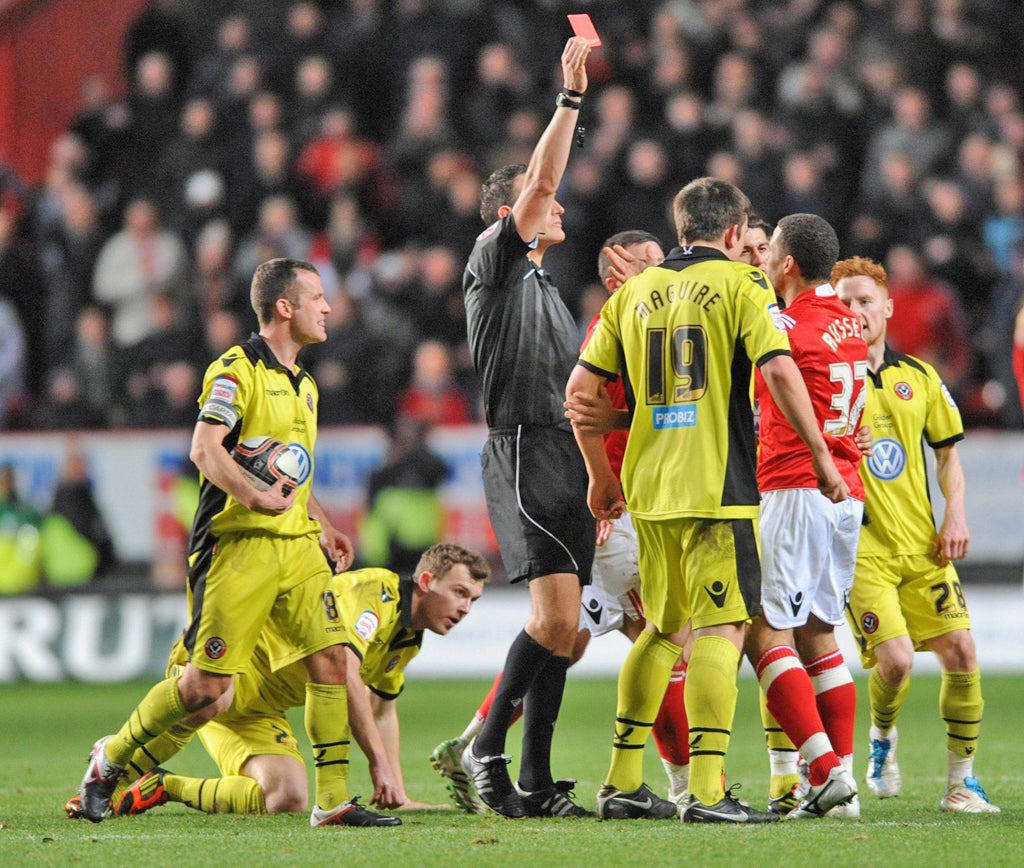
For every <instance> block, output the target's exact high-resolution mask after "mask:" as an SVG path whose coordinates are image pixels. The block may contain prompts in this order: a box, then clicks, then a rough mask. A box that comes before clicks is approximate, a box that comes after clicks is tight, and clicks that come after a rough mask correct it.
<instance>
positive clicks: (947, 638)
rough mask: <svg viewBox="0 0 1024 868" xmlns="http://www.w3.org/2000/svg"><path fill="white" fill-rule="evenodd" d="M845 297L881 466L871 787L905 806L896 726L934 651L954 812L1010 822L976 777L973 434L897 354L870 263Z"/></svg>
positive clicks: (865, 616)
mask: <svg viewBox="0 0 1024 868" xmlns="http://www.w3.org/2000/svg"><path fill="white" fill-rule="evenodd" d="M832 284H833V286H835V288H836V291H837V292H838V293H839V297H840V298H841V299H842V300H843V301H845V302H846V303H847V304H849V305H850V307H851V308H852V310H853V312H854V313H855V314H857V315H858V316H859V317H860V319H861V324H862V326H863V332H864V337H865V339H866V340H867V342H868V373H869V377H868V386H867V405H866V410H865V418H866V419H867V420H868V421H869V422H870V424H871V426H872V429H873V433H874V437H875V446H874V455H873V456H872V457H871V458H869V459H866V460H865V461H864V463H863V465H862V466H861V469H860V475H861V478H862V479H863V480H864V488H865V492H866V496H867V499H866V501H865V516H864V525H863V527H862V529H861V533H860V547H859V549H858V551H857V573H856V578H855V580H854V583H853V592H852V593H851V594H850V601H849V605H848V606H847V617H848V618H849V621H850V626H851V627H852V628H853V632H854V635H855V636H856V638H857V640H858V642H859V644H860V648H861V660H862V662H863V664H864V666H865V668H868V669H871V677H870V678H869V679H868V696H869V698H870V702H871V756H870V760H869V762H868V773H867V784H868V789H870V790H871V792H873V793H874V794H875V795H876V796H878V797H879V798H883V799H885V798H889V797H890V796H898V795H899V794H900V789H901V787H902V780H901V777H900V769H899V765H898V764H897V761H896V741H897V731H896V721H897V718H898V717H899V713H900V708H901V707H902V705H903V701H904V699H905V698H906V695H907V690H908V689H909V687H910V671H911V668H912V667H913V663H914V651H915V650H918V651H923V650H925V649H926V648H927V649H930V650H931V651H934V652H935V654H936V656H937V657H938V658H939V663H940V664H941V666H942V686H941V687H940V689H939V714H940V715H941V717H942V719H943V721H945V725H946V760H947V766H948V773H947V782H946V792H945V795H943V797H942V799H941V801H940V802H939V806H940V807H941V808H942V810H944V811H962V812H965V813H972V814H981V813H998V812H999V808H997V807H996V806H995V805H993V804H992V803H991V802H989V800H988V797H987V796H986V794H985V791H984V790H983V789H982V787H981V785H980V784H979V783H978V779H977V777H975V775H974V757H975V751H976V750H977V746H978V738H979V735H980V731H981V717H982V708H983V706H984V702H983V700H982V696H981V673H980V670H979V669H978V662H977V654H976V651H975V647H974V638H973V637H972V635H971V621H970V616H969V614H968V612H967V604H966V601H965V599H964V592H963V588H962V587H961V585H960V580H959V578H958V576H957V573H956V569H955V568H954V566H953V563H952V562H953V561H954V560H958V559H960V558H962V557H964V556H965V555H966V554H967V547H968V543H969V541H970V534H969V531H968V528H967V518H966V514H965V511H964V494H965V483H964V475H963V469H962V467H961V465H960V456H959V454H958V453H957V449H956V444H957V443H958V442H959V441H960V440H962V439H963V436H964V430H963V422H962V421H961V419H960V412H959V410H957V407H956V404H955V403H954V402H953V399H952V397H951V396H950V394H949V391H948V390H947V389H946V386H945V385H944V384H943V382H942V380H941V379H940V377H939V375H938V373H937V372H936V371H935V369H934V368H933V367H932V366H931V365H929V364H927V363H925V362H922V361H921V360H920V359H917V358H914V357H913V356H907V355H903V354H901V353H897V352H894V351H893V350H891V349H889V348H888V347H886V345H885V333H886V321H887V320H888V319H889V317H891V316H892V313H893V303H892V299H891V298H889V284H888V279H887V277H886V273H885V269H883V268H882V266H881V265H879V264H878V263H876V262H873V261H872V260H870V259H864V258H862V257H854V258H852V259H844V260H843V261H841V262H838V263H836V266H835V268H833V269H832ZM922 440H923V441H924V442H925V443H927V444H928V445H929V446H930V447H931V448H932V449H934V450H935V465H936V475H937V476H938V480H939V487H940V488H941V489H942V493H943V496H944V497H945V499H946V507H945V512H944V514H943V518H942V524H941V525H940V526H939V529H938V530H937V531H936V529H935V522H934V518H933V514H932V504H931V499H930V497H929V493H928V481H927V473H926V465H925V459H924V452H923V449H922Z"/></svg>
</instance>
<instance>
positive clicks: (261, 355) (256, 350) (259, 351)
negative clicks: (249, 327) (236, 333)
mask: <svg viewBox="0 0 1024 868" xmlns="http://www.w3.org/2000/svg"><path fill="white" fill-rule="evenodd" d="M242 350H243V351H244V352H245V355H246V356H247V357H248V358H249V361H250V362H252V363H253V364H256V362H257V361H260V362H263V367H265V368H267V369H268V370H269V369H271V368H279V369H280V370H282V371H284V372H285V373H286V374H287V375H288V377H289V379H290V380H291V381H292V386H293V387H294V388H295V391H296V392H298V390H299V384H300V383H301V382H302V380H303V378H304V377H305V376H306V369H305V368H304V367H302V365H297V367H298V369H299V371H298V373H295V371H292V370H289V368H288V367H286V366H285V365H282V364H281V362H280V361H278V358H277V356H275V355H274V351H273V350H272V349H270V345H269V344H268V343H267V342H266V341H265V340H264V339H263V338H262V337H260V335H258V334H256V332H253V333H252V334H250V335H249V340H247V341H246V342H245V343H244V344H242Z"/></svg>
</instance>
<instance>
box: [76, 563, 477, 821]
mask: <svg viewBox="0 0 1024 868" xmlns="http://www.w3.org/2000/svg"><path fill="white" fill-rule="evenodd" d="M489 575H490V569H489V567H488V565H487V562H486V561H485V560H484V558H483V557H482V556H481V555H479V554H478V553H476V552H474V551H472V550H469V549H465V548H462V547H461V546H457V545H451V544H445V543H442V544H438V545H435V546H432V547H431V548H429V549H428V550H427V551H426V552H425V553H424V554H423V557H422V558H421V559H420V562H419V565H418V566H417V569H416V573H415V576H414V577H413V578H412V579H407V580H403V579H401V578H400V577H399V576H398V575H397V574H396V573H393V572H391V571H389V570H384V569H366V570H358V571H355V572H350V573H341V574H339V575H335V576H333V577H332V579H331V584H330V587H329V588H328V589H326V590H325V592H324V605H325V606H328V607H331V608H333V609H335V616H334V617H335V618H336V621H337V624H338V630H339V633H340V634H341V636H342V638H341V644H343V645H345V646H346V649H347V653H348V654H349V655H350V658H349V667H348V672H349V678H348V684H347V690H348V707H349V719H350V722H351V729H352V734H353V735H354V736H355V739H356V741H357V743H358V744H359V746H360V748H361V749H362V750H363V752H364V753H365V754H366V756H367V758H368V760H369V766H370V775H371V778H372V779H373V784H374V794H373V797H372V799H371V804H375V805H378V806H379V807H382V808H396V807H407V808H416V807H426V806H425V805H422V804H419V803H414V802H411V801H410V800H409V798H408V796H407V795H406V792H405V785H404V783H403V780H402V773H401V766H400V764H399V731H398V714H397V710H396V707H395V700H396V699H397V697H398V694H399V693H401V691H402V688H403V686H404V682H405V667H406V665H407V664H408V662H409V661H410V660H411V659H412V658H413V657H415V656H416V654H417V653H419V650H420V646H421V644H422V640H423V630H424V629H427V630H430V631H431V632H434V633H438V634H440V635H445V634H446V633H448V631H449V630H451V629H452V628H453V627H454V626H455V625H456V624H458V623H459V621H461V620H462V618H464V617H465V616H466V615H467V614H468V613H469V610H470V607H471V605H472V604H473V602H474V601H475V600H477V599H478V598H479V597H480V594H481V593H482V591H483V583H484V582H485V581H486V580H487V578H488V577H489ZM182 653H183V648H182V646H181V644H180V642H179V643H178V645H176V646H175V649H174V651H172V656H171V668H172V669H173V668H174V667H176V666H178V665H180V664H181V661H182V659H183V657H182ZM268 661H269V658H268V646H267V639H266V636H264V637H261V640H260V642H259V644H258V645H257V648H256V652H255V654H254V656H253V661H252V664H251V665H250V666H249V667H248V668H247V669H246V670H245V671H244V672H241V673H239V674H238V675H237V676H236V678H235V686H234V692H233V699H232V700H231V701H230V705H227V703H220V704H219V707H218V708H216V709H215V710H214V713H216V712H218V711H220V712H222V713H220V714H219V715H218V716H217V717H216V718H215V719H213V720H210V719H209V718H210V717H212V714H210V713H207V712H206V710H204V717H203V718H202V719H199V717H198V715H197V716H193V718H191V719H189V720H188V721H186V723H187V724H191V727H190V726H179V727H176V728H174V729H173V730H172V731H169V732H167V733H165V734H164V736H161V737H160V738H159V739H157V740H154V741H153V742H150V743H149V744H148V745H147V747H146V750H145V751H141V750H140V751H138V752H137V753H136V754H135V756H134V757H133V758H132V762H131V764H130V766H129V772H128V773H129V775H130V776H131V778H134V780H132V781H131V782H130V783H129V784H128V785H127V786H123V787H122V788H121V789H122V792H121V793H119V794H115V797H114V799H113V804H114V805H115V808H114V810H113V813H114V815H115V816H128V815H132V814H139V813H143V812H144V811H147V810H149V809H150V808H153V807H156V806H157V805H161V804H163V803H165V802H167V801H175V802H182V803H184V804H187V805H188V806H189V807H193V808H196V809H198V810H201V811H205V812H206V813H283V812H289V811H304V810H306V808H307V803H308V792H307V791H308V781H307V774H306V768H305V765H304V764H303V761H302V755H301V753H300V751H299V749H298V745H297V744H296V741H295V737H294V735H293V734H292V730H291V727H290V725H289V723H288V721H287V719H286V717H285V713H286V711H287V710H288V709H289V708H293V707H296V706H300V705H302V704H303V702H304V701H305V690H306V688H305V676H304V674H303V671H302V666H301V663H295V664H291V665H289V666H286V667H284V668H282V669H279V670H278V671H277V672H272V671H271V670H270V667H269V662H268ZM225 706H226V707H225ZM195 727H198V733H199V738H200V739H201V740H202V742H203V745H204V746H205V747H206V750H207V752H208V753H209V754H210V756H211V757H212V758H213V759H214V761H215V762H216V763H217V766H218V768H219V769H220V771H221V774H222V775H223V777H221V778H216V779H200V778H188V777H182V776H179V775H174V774H171V773H170V772H168V771H166V770H165V769H163V768H160V764H161V763H164V762H166V761H167V760H168V759H169V758H170V757H172V756H173V755H174V754H175V753H177V752H178V751H179V750H180V749H181V748H182V747H184V746H185V745H186V744H187V743H188V742H189V741H190V740H191V738H192V736H193V735H194V734H195V732H196V729H195ZM343 759H344V760H345V761H346V762H347V760H348V750H347V744H346V746H345V750H344V757H343ZM75 801H76V799H72V801H71V802H69V803H68V805H67V806H66V809H67V812H68V815H69V816H75V815H76V813H77V811H78V810H79V809H78V808H77V806H76V805H75V804H74V803H75ZM340 801H341V802H342V803H343V806H344V809H343V811H341V812H331V813H330V816H326V817H318V815H317V812H315V811H314V814H313V816H312V818H311V821H310V822H311V825H314V826H317V825H343V826H385V825H387V826H397V825H400V824H401V821H400V820H399V819H398V818H397V817H386V816H382V815H380V814H375V813H373V812H372V811H369V810H367V809H366V808H365V807H363V806H362V805H360V804H359V802H358V801H357V799H354V798H353V799H349V798H348V794H347V793H342V794H340Z"/></svg>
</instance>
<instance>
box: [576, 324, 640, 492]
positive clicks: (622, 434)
mask: <svg viewBox="0 0 1024 868" xmlns="http://www.w3.org/2000/svg"><path fill="white" fill-rule="evenodd" d="M600 321H601V314H598V315H597V316H595V317H594V318H593V319H592V320H591V321H590V325H589V326H587V335H586V337H584V338H583V343H582V345H581V346H580V350H582V349H583V347H585V346H586V345H587V344H588V343H589V341H590V336H591V335H592V334H593V333H594V329H595V328H597V324H598V323H599V322H600ZM605 386H606V387H607V389H608V397H609V398H610V399H611V402H612V406H613V407H615V409H617V410H628V409H629V407H628V405H627V404H626V387H625V386H624V385H623V378H622V377H619V378H618V379H617V380H611V381H609V382H607V383H605ZM628 439H629V432H628V431H612V433H611V434H605V435H604V451H605V452H606V453H608V461H609V462H610V463H611V465H612V470H614V471H615V478H616V479H621V478H622V456H623V455H625V454H626V441H627V440H628Z"/></svg>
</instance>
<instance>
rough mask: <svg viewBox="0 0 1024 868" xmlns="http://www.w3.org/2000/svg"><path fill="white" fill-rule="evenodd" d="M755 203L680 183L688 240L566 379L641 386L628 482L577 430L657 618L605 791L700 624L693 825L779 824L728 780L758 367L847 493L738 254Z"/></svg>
mask: <svg viewBox="0 0 1024 868" xmlns="http://www.w3.org/2000/svg"><path fill="white" fill-rule="evenodd" d="M749 208H750V203H749V201H748V200H747V197H746V196H745V195H744V194H743V193H742V192H741V191H740V190H738V189H737V188H736V187H734V186H732V185H731V184H728V183H726V182H723V181H720V180H718V179H715V178H700V179H698V180H696V181H693V182H691V183H690V184H687V185H686V186H685V187H684V188H683V189H682V190H681V191H680V192H679V194H678V195H677V196H676V199H675V202H674V210H675V216H676V228H677V230H678V232H679V239H680V245H681V246H680V247H677V248H675V249H674V250H673V251H672V252H671V253H670V254H669V256H668V258H667V259H666V260H665V262H664V263H662V265H661V266H659V267H657V268H648V269H647V270H646V271H645V272H643V273H642V274H640V275H638V276H637V277H635V278H633V279H631V280H629V281H627V283H626V284H625V285H624V286H623V287H622V289H620V290H619V291H618V292H617V293H615V295H613V296H612V297H611V298H610V299H609V300H608V302H606V304H605V306H604V309H603V310H602V312H601V322H600V325H599V326H598V328H597V329H596V330H595V332H594V335H593V337H592V339H591V341H590V343H589V344H588V345H587V348H586V349H585V350H584V352H583V354H582V355H581V357H580V361H579V364H578V365H577V367H575V368H574V369H573V371H572V376H571V377H570V378H569V382H568V384H567V385H566V396H567V397H568V398H571V397H573V396H574V394H575V393H576V392H583V393H585V394H590V395H595V394H596V393H597V392H598V390H599V389H600V388H601V386H602V383H603V382H604V381H605V380H608V379H614V378H615V377H617V376H618V375H619V374H620V373H625V374H628V377H629V382H630V383H631V384H633V389H634V401H635V404H634V407H633V421H632V424H631V426H630V436H629V443H628V445H627V447H626V453H625V456H624V458H623V466H622V487H621V488H620V486H619V481H618V479H617V478H616V477H615V474H614V472H613V471H612V469H611V465H610V463H609V462H608V457H607V454H606V453H605V451H604V449H603V441H602V438H601V437H600V435H597V434H594V433H591V432H589V431H585V430H582V429H579V428H577V429H576V432H575V433H576V439H577V442H578V443H579V445H580V449H581V451H582V452H583V454H584V457H585V459H586V463H587V470H588V473H589V477H590V487H589V492H588V502H589V504H590V508H591V511H592V512H593V513H594V515H595V516H596V517H597V518H599V519H601V518H614V517H617V516H618V515H619V514H621V512H622V510H623V508H624V504H623V501H622V497H623V493H624V494H625V496H626V499H627V500H628V502H629V508H630V512H631V514H632V516H633V523H634V526H635V527H636V531H637V539H638V542H639V552H640V554H639V558H640V576H641V583H642V587H643V600H644V609H645V615H646V617H647V619H648V621H649V622H650V624H651V628H650V629H645V631H644V633H643V634H642V635H641V636H640V638H639V639H638V640H637V641H636V642H635V643H634V645H633V647H632V648H631V650H630V652H629V654H628V656H627V658H626V662H625V664H624V665H623V668H622V671H621V673H620V675H619V685H620V693H619V707H618V710H617V719H616V732H615V738H614V741H613V755H612V766H611V768H610V770H609V774H608V777H607V779H606V785H605V787H604V788H602V796H601V797H602V798H608V797H610V796H611V795H612V793H611V792H610V791H611V790H618V791H619V792H620V793H628V792H631V791H634V790H636V789H637V788H639V787H640V786H641V785H642V783H643V779H642V752H641V750H640V748H642V746H643V744H644V743H645V742H646V739H647V735H648V733H649V732H650V729H651V726H652V725H653V722H654V717H655V713H656V712H657V708H658V704H659V703H660V701H661V697H662V696H663V695H664V691H665V686H666V684H667V683H668V679H669V676H670V674H671V671H672V667H673V665H674V664H675V662H676V660H677V659H678V657H679V654H680V653H681V651H682V644H681V641H682V635H681V631H682V630H683V629H684V627H685V625H686V624H687V621H689V620H690V619H691V618H692V621H693V630H694V636H695V637H696V640H695V642H694V646H693V652H692V655H691V658H690V664H689V668H688V670H687V686H686V692H685V702H686V712H687V717H688V718H689V725H690V777H689V784H688V794H687V796H686V797H685V800H684V803H683V808H682V812H681V815H682V819H683V820H684V821H686V822H743V823H747V822H770V821H772V820H775V819H777V817H776V816H775V815H774V814H772V813H769V812H761V811H757V810H755V809H753V808H750V807H749V806H747V805H744V804H742V803H741V802H739V801H738V800H737V799H735V798H733V797H732V796H731V795H730V794H727V793H726V792H724V789H723V786H722V775H723V771H724V765H723V763H724V756H725V753H726V749H727V747H728V743H729V736H730V733H731V728H732V719H733V715H734V713H735V708H736V672H737V669H738V666H739V660H740V650H741V648H742V647H743V644H744V638H745V634H746V623H747V620H748V618H749V617H750V615H751V614H753V613H756V612H757V611H758V610H759V602H758V601H759V596H760V562H759V557H758V542H757V504H758V500H759V496H758V492H757V484H756V476H755V466H754V431H753V418H752V415H751V412H750V376H751V371H752V363H755V364H757V365H758V366H759V367H760V369H761V370H762V372H763V373H764V375H765V377H766V379H767V381H768V382H769V384H770V388H771V389H772V390H773V393H774V394H776V397H777V400H778V401H779V403H780V404H781V405H782V406H783V407H785V408H786V409H787V411H788V412H789V413H790V415H791V416H792V418H793V422H794V424H795V425H796V426H797V428H798V430H799V431H800V432H801V433H802V435H803V436H804V437H806V439H807V442H808V443H809V444H810V446H811V449H812V453H813V455H814V456H815V461H816V463H815V467H816V469H817V471H818V473H819V478H820V483H821V487H822V490H823V491H825V492H827V494H828V495H829V496H830V497H832V498H834V499H836V500H842V499H843V498H844V497H845V495H846V486H845V484H844V482H843V480H842V477H841V476H840V475H839V472H838V471H837V469H836V467H835V465H834V464H833V462H832V459H831V457H830V455H829V452H828V446H827V444H826V442H825V439H824V437H823V436H822V434H821V432H820V431H819V430H818V428H817V425H816V424H815V420H814V415H813V412H812V409H811V404H810V399H809V398H808V396H807V392H806V388H805V387H804V384H803V380H802V379H801V377H800V373H799V371H798V370H797V368H796V366H795V365H794V363H793V360H792V359H791V358H790V355H789V342H788V340H787V339H786V337H785V335H784V334H783V333H782V332H780V331H779V330H778V329H777V328H776V327H775V324H774V321H773V318H772V311H773V310H775V308H776V304H775V298H774V294H773V293H772V291H771V288H770V287H769V286H768V284H767V282H766V281H765V279H764V277H763V275H762V274H761V272H760V271H758V270H756V269H752V268H750V267H749V266H747V265H745V264H742V263H738V262H733V261H731V260H730V257H736V256H738V254H739V252H740V250H741V249H742V246H743V240H744V236H745V232H746V225H747V217H748V213H749ZM681 473H682V474H685V479H683V480H681V479H680V474H681ZM712 575H713V576H714V579H713V580H712V579H710V578H709V577H710V576H712Z"/></svg>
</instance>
